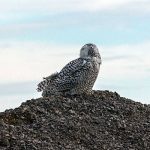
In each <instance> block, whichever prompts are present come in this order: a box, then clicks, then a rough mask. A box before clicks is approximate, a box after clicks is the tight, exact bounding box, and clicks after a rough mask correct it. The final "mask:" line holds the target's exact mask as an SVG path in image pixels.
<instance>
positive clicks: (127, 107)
mask: <svg viewBox="0 0 150 150" xmlns="http://www.w3.org/2000/svg"><path fill="white" fill-rule="evenodd" d="M69 149H70V150H150V105H143V104H141V103H137V102H134V101H132V100H129V99H126V98H122V97H120V96H119V95H118V94H117V93H113V92H109V91H94V93H93V94H92V95H81V96H73V97H61V96H51V97H49V98H39V99H32V100H28V101H27V102H25V103H22V104H21V106H20V107H18V108H16V109H14V110H12V109H10V110H6V111H5V112H2V113H0V150H69Z"/></svg>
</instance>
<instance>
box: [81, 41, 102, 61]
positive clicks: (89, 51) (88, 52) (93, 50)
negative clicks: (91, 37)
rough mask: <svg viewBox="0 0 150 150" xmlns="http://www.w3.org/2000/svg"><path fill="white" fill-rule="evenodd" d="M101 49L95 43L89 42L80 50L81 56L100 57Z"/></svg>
mask: <svg viewBox="0 0 150 150" xmlns="http://www.w3.org/2000/svg"><path fill="white" fill-rule="evenodd" d="M99 56H100V54H99V51H98V48H97V46H96V45H95V44H92V43H89V44H85V45H84V46H83V47H82V48H81V50H80V57H81V58H87V57H89V58H92V57H99Z"/></svg>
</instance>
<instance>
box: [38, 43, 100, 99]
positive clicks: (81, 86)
mask: <svg viewBox="0 0 150 150" xmlns="http://www.w3.org/2000/svg"><path fill="white" fill-rule="evenodd" d="M100 65H101V56H100V53H99V51H98V48H97V46H96V45H95V44H91V43H89V44H85V45H84V46H83V47H82V48H81V50H80V57H79V58H77V59H75V60H73V61H71V62H69V63H68V64H67V65H66V66H64V67H63V68H62V70H61V71H60V72H56V73H53V74H51V75H50V76H48V77H46V78H43V79H44V80H43V81H41V82H40V83H39V84H38V88H37V91H38V92H41V91H42V96H43V97H45V96H46V97H47V96H50V95H80V94H84V93H86V94H90V93H91V92H92V88H93V85H94V83H95V81H96V78H97V76H98V73H99V70H100Z"/></svg>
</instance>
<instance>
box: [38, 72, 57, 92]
mask: <svg viewBox="0 0 150 150" xmlns="http://www.w3.org/2000/svg"><path fill="white" fill-rule="evenodd" d="M57 76H58V72H56V73H53V74H51V75H50V76H48V77H45V78H43V79H44V80H43V81H42V82H40V83H39V84H38V85H37V86H38V88H37V91H38V92H41V91H43V90H45V88H46V87H47V86H48V85H49V84H50V83H52V81H53V80H54V79H56V77H57Z"/></svg>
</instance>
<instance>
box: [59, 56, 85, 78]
mask: <svg viewBox="0 0 150 150" xmlns="http://www.w3.org/2000/svg"><path fill="white" fill-rule="evenodd" d="M86 63H87V60H85V59H81V58H78V59H75V60H73V61H71V62H69V63H68V64H67V65H66V66H65V67H63V68H62V70H61V71H60V72H59V78H64V77H65V76H71V75H72V74H74V73H75V72H76V71H79V70H80V69H82V68H84V66H85V64H86Z"/></svg>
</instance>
